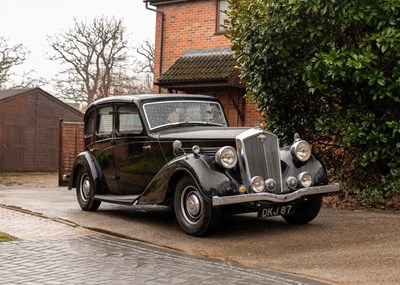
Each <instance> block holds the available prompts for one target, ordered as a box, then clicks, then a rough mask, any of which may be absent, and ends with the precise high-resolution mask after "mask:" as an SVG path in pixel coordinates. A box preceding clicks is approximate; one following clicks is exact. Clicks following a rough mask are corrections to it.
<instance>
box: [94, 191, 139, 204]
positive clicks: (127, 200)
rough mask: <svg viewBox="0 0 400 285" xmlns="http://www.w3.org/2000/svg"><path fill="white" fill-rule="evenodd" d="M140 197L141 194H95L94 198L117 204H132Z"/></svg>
mask: <svg viewBox="0 0 400 285" xmlns="http://www.w3.org/2000/svg"><path fill="white" fill-rule="evenodd" d="M139 197H140V195H109V194H99V195H94V199H96V200H99V201H104V202H109V203H115V204H124V205H132V204H133V203H135V201H136V200H137V199H138V198H139Z"/></svg>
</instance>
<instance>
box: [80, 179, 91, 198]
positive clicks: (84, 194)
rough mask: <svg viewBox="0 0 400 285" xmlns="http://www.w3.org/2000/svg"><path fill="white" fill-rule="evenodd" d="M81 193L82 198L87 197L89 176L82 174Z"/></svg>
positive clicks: (88, 194)
mask: <svg viewBox="0 0 400 285" xmlns="http://www.w3.org/2000/svg"><path fill="white" fill-rule="evenodd" d="M81 193H82V195H81V196H82V199H84V200H85V201H86V200H88V199H89V196H90V180H89V176H87V175H84V176H82V179H81Z"/></svg>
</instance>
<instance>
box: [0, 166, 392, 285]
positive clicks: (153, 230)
mask: <svg viewBox="0 0 400 285" xmlns="http://www.w3.org/2000/svg"><path fill="white" fill-rule="evenodd" d="M49 178H51V179H50V180H48V179H46V177H44V176H43V175H38V176H35V175H33V176H30V177H26V176H23V177H22V176H19V175H7V176H4V175H3V176H2V175H1V173H0V204H1V205H8V206H13V209H14V210H20V209H27V210H29V211H32V212H34V213H40V214H38V215H39V217H40V216H42V217H43V216H44V217H49V218H51V219H56V220H58V221H60V222H65V223H67V224H66V225H68V224H70V225H71V226H69V230H68V231H69V232H68V231H67V232H66V231H63V234H62V237H64V236H66V237H69V238H71V239H73V238H75V236H74V235H75V234H76V233H75V232H79V231H81V230H84V229H83V228H82V227H84V228H85V229H92V230H95V232H102V231H103V232H112V233H113V234H114V235H117V236H119V237H125V238H128V239H129V240H135V241H140V242H144V243H145V244H147V245H152V246H154V245H155V246H157V247H158V248H164V249H173V250H175V251H178V252H182V253H185V254H187V255H188V256H192V255H193V256H200V257H202V258H211V261H213V260H219V262H220V263H221V264H226V265H229V266H231V265H236V264H241V265H244V266H249V267H250V268H263V269H265V270H266V271H265V272H267V273H271V272H288V273H290V274H294V275H295V276H307V277H309V278H312V279H317V280H324V281H325V282H330V283H332V284H341V285H344V284H346V285H398V284H400V270H399V268H400V239H399V237H400V224H399V221H400V212H392V211H377V210H356V211H348V210H337V209H331V208H323V209H322V210H321V212H320V214H319V215H318V217H317V218H316V219H315V220H314V221H313V222H312V223H310V224H308V225H305V226H297V225H290V224H287V223H285V222H284V221H283V219H281V218H279V217H278V218H271V219H261V220H260V219H257V218H256V215H252V214H246V215H236V216H228V217H224V219H223V222H222V223H221V224H220V226H219V227H218V231H217V233H216V234H214V235H213V236H210V237H206V238H195V237H191V236H188V235H185V234H184V233H183V232H182V230H181V229H180V227H179V225H178V224H177V222H176V219H175V217H174V213H173V210H171V209H170V208H168V207H150V206H121V205H111V204H107V203H103V204H102V205H101V207H100V209H99V210H98V211H97V212H85V211H81V210H80V208H79V206H78V203H77V201H76V196H75V192H74V191H68V190H66V188H65V187H57V176H54V174H53V175H49ZM28 214H29V213H28ZM12 221H13V222H11V225H10V226H12V225H13V224H16V225H19V224H21V225H24V223H25V224H30V222H29V221H23V220H22V221H21V220H16V219H15V218H12ZM16 221H18V222H16ZM50 221H51V220H50ZM3 224H4V223H3V220H0V230H2V227H3V226H4V225H3ZM32 224H33V223H32ZM58 224H61V223H58ZM66 225H65V226H66ZM74 225H80V226H75V227H74ZM17 228H18V227H17ZM23 228H24V234H28V233H29V231H27V227H26V226H23ZM36 228H37V229H39V233H40V229H42V228H46V225H40V226H39V227H36ZM37 229H36V230H37ZM52 231H54V232H57V231H56V230H54V229H52ZM88 232H89V233H92V234H93V232H91V231H88ZM11 233H12V232H11ZM96 235H98V234H96ZM17 236H18V235H17ZM33 236H37V237H39V235H38V234H37V233H36V234H33ZM78 236H80V237H81V236H83V237H88V239H91V238H92V237H91V236H90V235H89V236H87V232H86V230H85V231H84V233H79V234H78ZM21 237H22V236H21ZM44 238H45V239H46V238H48V236H46V235H45V237H44ZM55 238H57V239H60V237H59V235H57V234H55ZM24 239H25V240H26V241H30V240H31V238H30V237H24ZM1 252H2V250H1V249H0V254H1ZM99 268H102V267H101V266H100V267H99ZM96 269H97V267H94V269H93V267H91V268H90V270H89V271H93V270H96ZM135 270H136V269H135ZM2 273H3V271H2V265H1V264H0V278H1V274H2ZM272 275H275V274H274V273H272ZM292 276H293V275H292ZM49 284H51V283H49ZM267 284H268V282H267Z"/></svg>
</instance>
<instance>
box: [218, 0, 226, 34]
mask: <svg viewBox="0 0 400 285" xmlns="http://www.w3.org/2000/svg"><path fill="white" fill-rule="evenodd" d="M227 9H228V1H227V0H217V33H219V34H222V33H225V28H224V27H223V26H222V25H223V24H224V20H226V19H228V16H227V15H226V14H225V11H226V10H227Z"/></svg>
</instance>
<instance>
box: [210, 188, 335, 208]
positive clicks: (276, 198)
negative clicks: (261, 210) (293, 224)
mask: <svg viewBox="0 0 400 285" xmlns="http://www.w3.org/2000/svg"><path fill="white" fill-rule="evenodd" d="M337 191H339V183H335V184H332V185H323V186H313V187H307V188H302V189H299V190H296V191H294V192H291V193H287V194H274V193H267V192H263V193H254V194H242V195H234V196H224V197H220V196H213V197H212V205H213V206H224V205H232V204H241V203H248V202H258V201H260V202H261V201H267V202H276V203H287V202H291V201H294V200H297V199H299V198H301V197H304V196H309V195H316V194H326V193H331V192H337Z"/></svg>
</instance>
